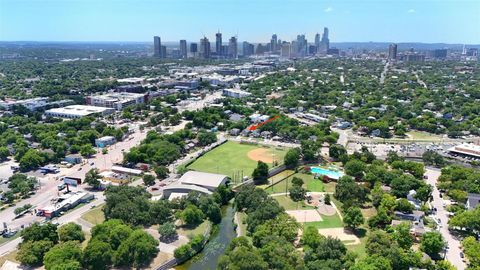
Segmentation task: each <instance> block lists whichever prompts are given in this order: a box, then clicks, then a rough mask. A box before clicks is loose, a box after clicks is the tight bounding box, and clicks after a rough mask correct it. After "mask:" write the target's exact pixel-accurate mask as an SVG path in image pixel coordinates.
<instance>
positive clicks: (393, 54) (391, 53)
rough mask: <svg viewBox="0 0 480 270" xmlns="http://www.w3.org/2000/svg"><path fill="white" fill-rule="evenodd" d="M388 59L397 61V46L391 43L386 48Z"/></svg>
mask: <svg viewBox="0 0 480 270" xmlns="http://www.w3.org/2000/svg"><path fill="white" fill-rule="evenodd" d="M388 59H392V60H395V59H397V44H395V43H392V44H390V46H389V47H388Z"/></svg>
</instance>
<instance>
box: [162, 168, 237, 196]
mask: <svg viewBox="0 0 480 270" xmlns="http://www.w3.org/2000/svg"><path fill="white" fill-rule="evenodd" d="M227 181H228V176H226V175H223V174H215V173H204V172H197V171H188V172H186V173H185V174H184V175H182V177H180V179H179V180H178V184H174V185H169V186H166V187H164V188H163V189H162V194H163V197H164V198H168V199H169V200H172V199H174V198H179V197H182V196H186V195H187V194H188V193H189V192H191V191H197V192H200V193H203V194H212V192H213V191H214V190H215V189H216V188H218V187H219V186H221V185H225V184H226V183H227Z"/></svg>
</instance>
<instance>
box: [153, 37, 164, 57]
mask: <svg viewBox="0 0 480 270" xmlns="http://www.w3.org/2000/svg"><path fill="white" fill-rule="evenodd" d="M161 47H162V41H161V39H160V37H159V36H154V37H153V56H154V57H160V55H161V53H162V52H161V50H162V49H161Z"/></svg>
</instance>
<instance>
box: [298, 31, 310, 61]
mask: <svg viewBox="0 0 480 270" xmlns="http://www.w3.org/2000/svg"><path fill="white" fill-rule="evenodd" d="M307 44H308V43H307V39H305V35H297V42H296V45H297V48H296V55H297V56H298V57H304V56H305V55H307V52H308V47H307Z"/></svg>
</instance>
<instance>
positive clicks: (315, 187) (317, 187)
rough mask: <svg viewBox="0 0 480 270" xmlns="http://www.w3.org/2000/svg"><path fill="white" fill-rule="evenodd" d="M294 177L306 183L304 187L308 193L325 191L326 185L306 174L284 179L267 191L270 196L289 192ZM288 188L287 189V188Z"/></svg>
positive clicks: (297, 174)
mask: <svg viewBox="0 0 480 270" xmlns="http://www.w3.org/2000/svg"><path fill="white" fill-rule="evenodd" d="M293 177H298V178H301V179H302V180H303V182H304V185H303V187H304V188H306V189H307V190H308V191H312V192H322V191H324V185H325V184H324V183H323V182H322V181H321V180H319V179H314V178H313V175H311V174H305V173H296V174H294V175H292V176H290V177H288V178H287V179H284V180H283V181H281V182H278V183H276V184H275V185H273V186H271V187H269V188H267V189H265V191H266V192H267V193H268V194H274V193H285V192H288V189H290V187H291V186H292V179H293ZM285 186H286V187H285Z"/></svg>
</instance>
